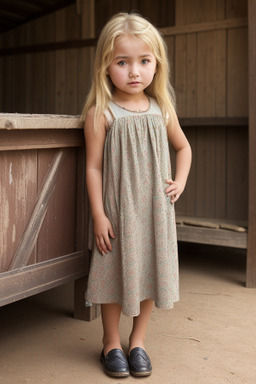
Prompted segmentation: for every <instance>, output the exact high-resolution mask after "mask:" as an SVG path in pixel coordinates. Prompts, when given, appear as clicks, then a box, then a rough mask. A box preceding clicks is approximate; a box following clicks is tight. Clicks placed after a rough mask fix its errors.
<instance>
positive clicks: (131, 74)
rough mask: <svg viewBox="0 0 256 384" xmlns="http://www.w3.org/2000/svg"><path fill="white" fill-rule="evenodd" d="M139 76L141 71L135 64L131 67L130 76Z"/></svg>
mask: <svg viewBox="0 0 256 384" xmlns="http://www.w3.org/2000/svg"><path fill="white" fill-rule="evenodd" d="M138 76H139V73H138V69H137V66H135V65H134V66H133V67H132V68H131V69H130V74H129V77H130V78H132V77H134V78H136V77H138Z"/></svg>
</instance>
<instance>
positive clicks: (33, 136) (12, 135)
mask: <svg viewBox="0 0 256 384" xmlns="http://www.w3.org/2000/svg"><path fill="white" fill-rule="evenodd" d="M29 132H30V134H29V135H28V132H27V130H19V131H16V130H15V131H6V130H0V151H16V150H22V149H29V150H31V149H39V148H45V149H46V148H70V147H79V146H83V145H84V135H83V131H82V130H78V129H77V130H71V131H68V130H61V129H60V130H57V131H51V130H34V131H29Z"/></svg>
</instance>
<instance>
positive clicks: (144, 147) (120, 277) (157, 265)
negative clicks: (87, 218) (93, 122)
mask: <svg viewBox="0 0 256 384" xmlns="http://www.w3.org/2000/svg"><path fill="white" fill-rule="evenodd" d="M105 115H106V118H107V120H108V122H109V127H108V128H107V134H106V139H105V145H104V160H103V203H104V209H105V214H106V216H107V217H108V218H109V220H110V222H111V224H112V227H113V230H114V234H115V239H111V244H112V252H109V253H108V254H107V255H101V254H100V252H99V251H98V249H97V247H96V246H95V243H94V241H93V238H92V237H93V232H92V227H91V229H90V234H89V239H91V241H90V242H91V249H92V259H91V265H90V271H89V279H88V287H87V292H86V300H87V302H89V303H95V304H102V303H118V304H120V305H121V306H122V312H123V313H124V314H125V315H128V316H138V315H139V313H140V302H141V301H143V300H146V299H152V300H154V302H155V305H156V307H158V308H163V309H170V308H172V307H173V303H174V302H176V301H178V300H179V282H178V255H177V237H176V223H175V212H174V205H173V204H171V202H170V197H167V196H166V194H165V189H166V188H167V186H168V184H167V183H166V179H167V178H170V177H171V162H170V153H169V145H168V137H167V130H166V126H165V124H164V119H163V117H162V114H161V110H160V108H159V106H158V105H157V103H156V101H155V100H154V99H152V98H151V99H150V107H149V109H148V110H147V111H146V112H138V113H137V112H131V111H128V110H125V109H123V108H121V107H119V106H118V105H116V104H114V103H113V102H110V104H109V109H108V110H107V111H106V113H105ZM89 248H90V247H89Z"/></svg>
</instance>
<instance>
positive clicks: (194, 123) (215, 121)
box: [179, 116, 249, 128]
mask: <svg viewBox="0 0 256 384" xmlns="http://www.w3.org/2000/svg"><path fill="white" fill-rule="evenodd" d="M179 121H180V124H181V125H182V127H210V126H212V127H243V128H245V127H247V126H248V124H249V121H248V118H247V117H192V118H191V117H182V116H181V117H179Z"/></svg>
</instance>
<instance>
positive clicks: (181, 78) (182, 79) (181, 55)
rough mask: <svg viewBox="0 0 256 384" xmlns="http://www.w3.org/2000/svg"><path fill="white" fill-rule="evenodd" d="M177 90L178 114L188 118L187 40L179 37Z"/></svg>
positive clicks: (177, 41)
mask: <svg viewBox="0 0 256 384" xmlns="http://www.w3.org/2000/svg"><path fill="white" fill-rule="evenodd" d="M174 57H175V90H176V96H177V113H178V116H179V117H186V116H187V115H186V99H187V95H186V85H187V71H186V63H187V39H186V36H177V37H176V39H175V56H174Z"/></svg>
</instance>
